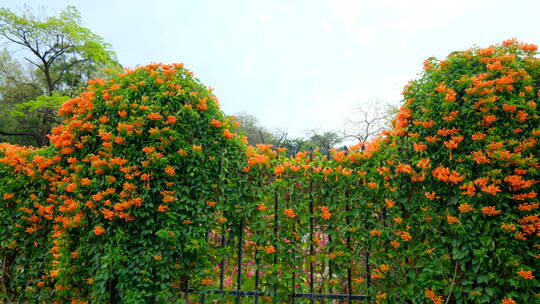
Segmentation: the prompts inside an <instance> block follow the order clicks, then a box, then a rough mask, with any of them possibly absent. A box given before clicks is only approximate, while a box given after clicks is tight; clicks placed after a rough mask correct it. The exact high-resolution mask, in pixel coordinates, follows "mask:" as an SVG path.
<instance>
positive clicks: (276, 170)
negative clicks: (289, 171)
mask: <svg viewBox="0 0 540 304" xmlns="http://www.w3.org/2000/svg"><path fill="white" fill-rule="evenodd" d="M283 172H285V167H284V166H283V165H276V166H275V167H274V174H275V175H276V176H277V177H282V176H283Z"/></svg>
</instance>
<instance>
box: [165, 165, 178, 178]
mask: <svg viewBox="0 0 540 304" xmlns="http://www.w3.org/2000/svg"><path fill="white" fill-rule="evenodd" d="M165 173H166V174H167V175H168V176H174V175H175V174H176V173H175V169H174V167H173V166H167V167H165Z"/></svg>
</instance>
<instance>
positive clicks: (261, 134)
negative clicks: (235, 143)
mask: <svg viewBox="0 0 540 304" xmlns="http://www.w3.org/2000/svg"><path fill="white" fill-rule="evenodd" d="M236 121H237V122H239V123H240V128H239V133H240V134H241V135H244V136H245V137H247V140H248V143H249V144H250V145H252V146H254V145H258V144H272V145H275V146H279V145H280V143H281V142H283V140H284V139H285V138H286V136H287V134H286V133H285V132H283V131H279V132H270V131H269V130H268V129H267V128H265V127H263V126H261V125H260V122H259V120H258V119H257V117H255V116H253V115H251V114H247V113H240V114H238V115H237V116H236ZM278 133H281V134H278Z"/></svg>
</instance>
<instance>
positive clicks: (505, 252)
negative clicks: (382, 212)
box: [379, 40, 540, 303]
mask: <svg viewBox="0 0 540 304" xmlns="http://www.w3.org/2000/svg"><path fill="white" fill-rule="evenodd" d="M536 50H537V47H536V46H535V45H530V44H522V43H518V42H517V41H515V40H508V41H505V42H503V44H501V45H497V46H491V47H488V48H484V49H479V48H473V49H469V50H466V51H462V52H454V53H452V54H451V55H450V56H448V58H446V59H445V60H443V61H437V60H435V59H429V60H427V61H426V62H425V63H424V65H425V71H424V73H423V75H422V77H421V78H420V79H419V80H416V81H413V82H412V83H410V84H409V85H408V86H407V87H406V88H405V91H404V105H403V107H402V108H401V110H400V112H399V114H398V115H397V118H396V121H395V124H394V129H393V130H392V131H391V134H390V135H389V136H388V137H387V138H385V140H384V142H385V143H384V144H383V146H384V148H383V149H384V150H385V152H384V153H387V154H388V155H389V156H390V157H389V159H388V160H387V161H386V163H384V164H380V165H379V169H380V172H381V177H382V178H383V179H384V180H388V181H389V186H387V189H388V190H389V193H388V195H389V196H390V198H393V199H395V200H397V201H399V202H400V204H397V205H396V206H394V207H393V208H388V209H387V210H386V216H387V218H389V219H391V218H395V217H401V218H403V223H399V224H397V223H394V224H390V223H387V225H386V231H387V234H385V236H386V241H387V242H388V243H390V242H391V241H401V240H400V237H401V238H403V234H400V233H399V232H398V231H406V232H407V233H408V234H410V235H411V240H410V241H406V242H401V243H402V244H403V246H400V247H399V248H395V246H394V247H390V246H387V248H388V250H387V252H386V254H388V255H393V256H395V257H398V256H399V257H400V258H398V259H397V260H395V262H396V263H395V264H394V265H395V271H396V273H399V275H397V278H400V279H399V280H397V281H394V282H391V284H397V285H398V286H400V287H402V288H400V290H399V294H400V295H399V296H401V297H404V298H408V299H410V298H414V297H415V296H416V295H417V294H419V293H420V292H421V290H419V288H425V296H426V297H427V298H429V299H430V300H431V301H432V302H433V303H441V298H444V299H447V298H449V299H451V300H454V301H456V302H457V303H499V302H501V301H502V302H503V303H534V302H536V301H538V300H539V296H540V295H539V294H538V291H539V288H538V287H539V286H540V284H539V281H538V278H537V276H538V270H539V269H540V267H539V266H540V263H539V258H540V243H539V238H538V237H539V236H540V219H539V217H538V207H539V203H538V186H539V185H538V177H539V174H540V162H539V159H538V152H539V144H538V139H539V137H540V117H539V114H540V111H539V110H538V105H537V103H538V100H539V98H540V64H539V59H538V58H537V57H534V55H535V54H536ZM383 169H384V170H383ZM381 245H382V244H381ZM405 257H408V258H405ZM405 287H406V288H405ZM503 299H504V300H503Z"/></svg>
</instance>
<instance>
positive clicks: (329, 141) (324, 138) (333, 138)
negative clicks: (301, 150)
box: [308, 130, 343, 151]
mask: <svg viewBox="0 0 540 304" xmlns="http://www.w3.org/2000/svg"><path fill="white" fill-rule="evenodd" d="M309 134H312V135H311V136H310V137H309V140H308V142H309V143H311V146H313V147H314V148H319V149H321V150H322V151H328V150H330V149H332V148H336V146H337V145H338V144H340V143H341V142H342V141H343V137H341V136H340V135H339V134H338V133H336V132H333V131H324V132H320V131H317V130H311V131H309Z"/></svg>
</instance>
